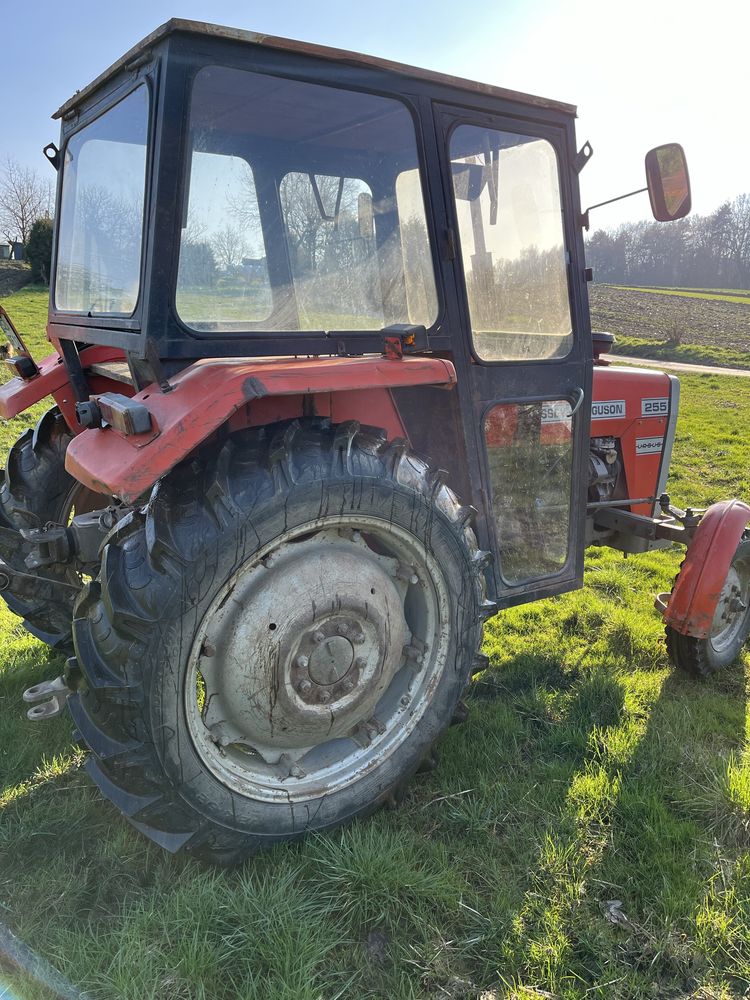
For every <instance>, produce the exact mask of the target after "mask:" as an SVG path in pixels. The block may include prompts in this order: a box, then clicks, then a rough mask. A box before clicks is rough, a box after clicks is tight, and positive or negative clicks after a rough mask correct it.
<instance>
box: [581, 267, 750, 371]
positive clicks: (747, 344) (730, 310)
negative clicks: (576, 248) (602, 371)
mask: <svg viewBox="0 0 750 1000" xmlns="http://www.w3.org/2000/svg"><path fill="white" fill-rule="evenodd" d="M589 298H590V302H591V324H592V327H593V329H594V330H607V331H608V332H610V333H614V334H616V335H617V341H618V342H617V345H616V346H615V353H619V354H631V355H637V356H638V357H642V358H660V359H663V360H665V361H684V362H687V363H688V364H690V363H693V364H703V365H718V366H719V367H724V368H750V293H748V292H739V291H735V290H730V291H729V292H725V291H723V290H713V291H711V290H709V289H667V288H626V287H623V286H619V285H598V284H595V285H590V286H589Z"/></svg>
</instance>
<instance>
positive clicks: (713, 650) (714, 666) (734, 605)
mask: <svg viewBox="0 0 750 1000" xmlns="http://www.w3.org/2000/svg"><path fill="white" fill-rule="evenodd" d="M666 632H667V651H668V653H669V658H670V660H671V661H672V663H673V664H674V665H675V666H676V667H677V669H678V670H681V671H683V672H684V673H686V674H689V675H690V676H691V677H699V678H701V679H704V680H705V678H707V677H710V676H711V674H715V673H716V672H717V671H719V670H724V669H725V668H726V667H728V666H730V664H732V663H733V662H734V661H735V660H736V659H737V657H738V655H739V653H740V650H741V649H742V647H743V646H744V644H745V642H746V641H747V637H748V634H749V633H750V538H744V539H743V540H742V541H741V542H740V544H739V545H738V547H737V551H736V552H735V554H734V557H733V559H732V563H731V565H730V567H729V573H728V574H727V579H726V582H725V584H724V588H723V589H722V592H721V596H720V597H719V604H718V606H717V608H716V614H715V615H714V620H713V624H712V627H711V634H710V635H709V636H708V637H707V638H706V639H696V638H695V637H694V636H690V635H682V633H681V632H677V631H675V629H673V628H672V626H671V625H667V627H666Z"/></svg>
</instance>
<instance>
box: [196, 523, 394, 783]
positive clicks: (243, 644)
mask: <svg viewBox="0 0 750 1000" xmlns="http://www.w3.org/2000/svg"><path fill="white" fill-rule="evenodd" d="M397 569H398V564H397V563H396V561H395V560H393V559H390V558H388V557H385V556H380V555H377V554H376V553H375V552H373V551H372V549H370V548H369V547H368V546H367V545H365V544H364V543H362V542H357V541H355V540H353V539H351V538H347V537H342V536H341V535H340V534H339V533H338V532H324V533H319V534H318V535H316V536H315V538H314V539H308V540H305V541H301V542H294V543H289V544H286V545H284V546H281V547H280V548H279V549H277V550H276V551H275V552H274V553H273V555H272V557H269V558H266V559H265V560H263V561H262V562H260V563H258V564H256V565H254V566H252V567H250V568H249V569H247V570H245V571H241V572H240V574H238V576H237V578H235V580H234V581H230V584H229V585H228V586H227V588H225V593H224V594H223V595H221V597H220V600H218V601H217V602H215V605H216V607H215V610H214V611H213V612H212V613H209V615H208V616H207V618H206V620H205V621H204V628H203V630H202V632H203V635H202V637H201V655H200V660H199V670H200V674H201V676H202V678H203V681H204V684H205V706H204V710H203V723H204V725H205V726H206V727H207V728H208V730H209V731H210V733H211V737H212V739H213V740H214V742H215V743H217V744H218V745H219V746H225V747H226V746H229V745H230V744H231V745H239V746H243V747H245V748H246V749H247V750H252V751H254V752H256V753H257V754H259V755H260V756H261V757H262V758H263V759H264V760H265V761H266V762H269V763H271V762H274V761H278V760H279V759H280V757H281V756H282V755H283V754H286V755H287V756H291V757H298V756H301V755H302V754H303V753H304V752H305V751H306V750H307V749H309V748H310V747H312V746H316V745H317V744H319V743H321V742H322V741H324V740H331V739H335V738H337V737H343V736H347V735H351V734H352V733H353V732H355V731H356V730H357V727H358V726H359V725H360V724H361V723H362V722H363V721H364V720H367V719H368V718H369V716H370V715H371V714H372V711H373V709H374V708H375V705H376V704H377V702H378V700H379V698H380V697H381V695H382V694H383V692H384V691H385V690H386V688H387V687H388V685H389V684H390V682H391V680H392V679H393V677H394V675H395V673H396V671H397V670H398V669H399V668H400V666H401V665H402V664H403V662H404V647H405V646H406V645H408V643H409V641H410V638H411V633H410V632H409V629H408V627H407V624H406V619H405V617H404V597H403V594H404V590H405V588H406V586H408V584H404V583H402V582H401V581H400V580H399V578H398V575H397ZM360 595H366V596H360Z"/></svg>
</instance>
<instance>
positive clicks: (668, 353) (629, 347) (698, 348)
mask: <svg viewBox="0 0 750 1000" xmlns="http://www.w3.org/2000/svg"><path fill="white" fill-rule="evenodd" d="M611 353H612V355H613V356H614V355H617V354H625V355H629V356H630V357H636V358H654V359H656V360H659V361H681V362H682V363H683V364H688V365H714V366H716V367H717V368H745V369H750V354H748V352H747V351H737V350H732V349H731V348H728V347H711V346H705V345H703V344H670V343H669V342H667V341H665V342H663V343H661V342H659V341H653V340H646V339H645V338H643V337H627V336H624V335H622V334H618V335H617V343H616V344H614V346H613V347H612V352H611Z"/></svg>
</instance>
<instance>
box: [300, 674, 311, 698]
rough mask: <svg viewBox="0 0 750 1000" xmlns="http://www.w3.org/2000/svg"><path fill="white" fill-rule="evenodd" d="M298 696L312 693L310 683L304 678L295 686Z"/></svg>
mask: <svg viewBox="0 0 750 1000" xmlns="http://www.w3.org/2000/svg"><path fill="white" fill-rule="evenodd" d="M297 690H298V691H299V693H300V694H309V693H310V692H311V691H312V683H311V682H310V681H309V680H308V679H307V678H306V677H305V678H304V679H303V680H301V681H300V682H299V684H298V685H297Z"/></svg>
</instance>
